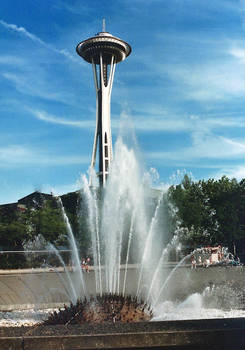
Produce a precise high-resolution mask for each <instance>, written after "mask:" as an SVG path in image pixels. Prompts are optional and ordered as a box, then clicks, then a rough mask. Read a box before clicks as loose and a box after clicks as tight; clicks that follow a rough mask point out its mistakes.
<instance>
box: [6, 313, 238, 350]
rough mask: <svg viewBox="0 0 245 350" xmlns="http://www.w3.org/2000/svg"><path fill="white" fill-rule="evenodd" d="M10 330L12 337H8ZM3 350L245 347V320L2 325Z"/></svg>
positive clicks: (211, 349)
mask: <svg viewBox="0 0 245 350" xmlns="http://www.w3.org/2000/svg"><path fill="white" fill-rule="evenodd" d="M7 333H9V336H7ZM0 349H1V350H33V349H35V350H44V349H45V350H59V349H61V350H85V349H90V350H92V349H104V350H106V349H121V350H122V349H155V350H156V349H164V350H170V349H171V350H182V349H183V350H194V349H195V350H197V349H198V350H204V349H205V350H207V349H208V350H216V349H217V350H218V349H219V350H220V349H222V350H223V349H224V350H228V349H229V350H230V349H236V350H244V349H245V319H244V318H241V319H216V320H195V321H173V322H149V323H138V324H137V323H135V324H134V323H132V324H102V325H88V324H86V325H83V326H69V327H65V326H50V327H48V326H45V327H44V326H39V327H20V328H15V329H14V328H12V329H7V328H5V329H4V328H3V327H2V328H0Z"/></svg>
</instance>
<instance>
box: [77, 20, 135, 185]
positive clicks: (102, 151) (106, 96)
mask: <svg viewBox="0 0 245 350" xmlns="http://www.w3.org/2000/svg"><path fill="white" fill-rule="evenodd" d="M76 51H77V53H78V54H79V55H80V56H81V57H82V58H83V59H84V60H85V61H87V62H89V63H91V64H92V67H93V76H94V84H95V91H96V126H95V134H94V144H93V152H92V159H91V168H94V167H95V164H96V154H97V150H98V152H99V166H98V177H99V183H100V186H102V187H104V186H105V183H106V179H107V177H108V174H109V168H110V164H111V161H112V137H111V117H110V103H111V91H112V84H113V78H114V73H115V67H116V64H117V63H118V62H120V61H123V60H124V59H125V58H126V57H127V56H128V55H129V54H130V52H131V47H130V46H129V44H127V43H126V42H125V41H123V40H121V39H119V38H117V37H115V36H112V35H111V34H110V33H108V32H106V31H105V22H104V21H103V31H102V32H100V33H98V34H96V36H94V37H92V38H89V39H87V40H84V41H82V42H80V43H79V44H78V45H77V48H76ZM90 181H91V180H90ZM90 184H91V183H90Z"/></svg>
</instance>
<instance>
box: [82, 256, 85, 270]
mask: <svg viewBox="0 0 245 350" xmlns="http://www.w3.org/2000/svg"><path fill="white" fill-rule="evenodd" d="M85 269H86V261H85V259H84V258H82V270H83V271H85Z"/></svg>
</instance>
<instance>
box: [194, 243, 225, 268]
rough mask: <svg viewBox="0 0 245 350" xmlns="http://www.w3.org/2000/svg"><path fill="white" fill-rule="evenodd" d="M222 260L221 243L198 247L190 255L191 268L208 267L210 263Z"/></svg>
mask: <svg viewBox="0 0 245 350" xmlns="http://www.w3.org/2000/svg"><path fill="white" fill-rule="evenodd" d="M223 260H224V249H223V248H222V247H221V245H219V246H217V247H209V246H208V247H203V248H198V249H196V251H195V254H193V255H192V256H191V268H192V269H195V268H196V267H197V266H202V267H209V266H210V265H214V264H218V263H220V262H222V261H223Z"/></svg>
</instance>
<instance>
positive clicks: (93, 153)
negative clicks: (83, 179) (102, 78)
mask: <svg viewBox="0 0 245 350" xmlns="http://www.w3.org/2000/svg"><path fill="white" fill-rule="evenodd" d="M92 67H93V75H94V85H95V92H96V126H95V133H94V144H93V152H92V159H91V165H90V177H89V186H92V171H93V169H94V167H95V162H96V151H97V144H98V122H99V116H98V107H99V106H98V104H99V102H98V92H99V84H98V77H97V70H96V65H95V63H94V60H93V59H92Z"/></svg>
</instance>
